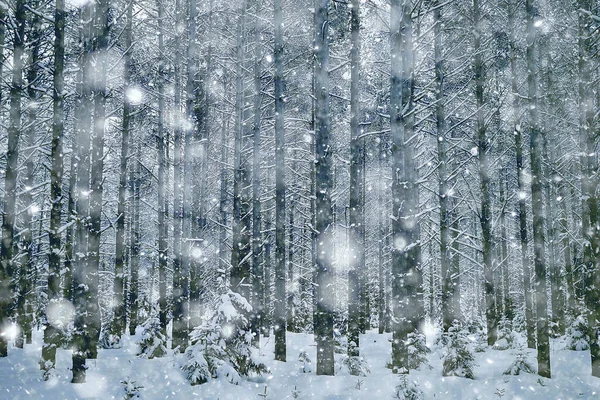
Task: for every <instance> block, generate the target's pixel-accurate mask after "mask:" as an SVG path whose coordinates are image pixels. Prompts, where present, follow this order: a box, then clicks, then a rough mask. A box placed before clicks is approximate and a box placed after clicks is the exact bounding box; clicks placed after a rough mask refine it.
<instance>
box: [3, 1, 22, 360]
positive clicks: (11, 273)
mask: <svg viewBox="0 0 600 400" xmlns="http://www.w3.org/2000/svg"><path fill="white" fill-rule="evenodd" d="M25 10H26V2H25V0H17V3H16V8H15V15H14V28H13V29H14V32H13V65H12V84H11V86H10V113H9V127H8V143H7V151H6V170H5V177H4V209H3V210H4V211H3V214H2V244H1V245H0V292H1V293H2V296H1V300H0V324H1V325H2V326H4V325H6V324H9V323H10V322H9V318H10V316H11V314H12V313H13V311H14V310H13V305H12V301H13V295H14V292H15V287H14V283H13V282H12V279H13V278H14V277H15V272H16V271H15V265H14V256H15V254H14V248H15V246H14V237H15V216H16V212H15V211H16V200H17V173H18V160H19V140H20V136H21V113H22V112H21V96H22V92H23V53H24V52H25V23H26V15H25ZM7 355H8V341H7V339H6V336H4V335H0V357H6V356H7Z"/></svg>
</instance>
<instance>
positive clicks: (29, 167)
mask: <svg viewBox="0 0 600 400" xmlns="http://www.w3.org/2000/svg"><path fill="white" fill-rule="evenodd" d="M37 5H38V3H37V2H34V4H33V5H32V7H33V8H34V9H37ZM39 24H40V17H39V15H37V14H35V15H33V17H32V20H31V32H30V33H29V35H28V36H29V37H28V38H27V41H28V43H30V46H31V50H30V62H29V69H28V70H27V98H28V101H29V104H28V107H27V136H26V137H25V146H24V147H25V151H24V153H25V154H24V155H25V167H26V174H25V179H23V183H24V186H25V191H24V192H23V195H22V202H23V208H24V209H25V212H24V213H23V221H22V222H23V227H22V232H21V234H20V236H21V253H22V254H21V260H20V272H19V292H18V296H17V325H18V326H19V327H20V331H19V334H18V335H17V337H16V339H15V347H18V348H23V344H24V342H25V341H27V343H31V336H32V329H33V313H32V312H31V306H32V295H33V294H35V288H34V285H32V281H31V278H32V276H34V275H35V269H36V268H37V267H36V265H35V263H34V260H33V250H34V244H33V231H34V229H35V228H34V226H33V224H32V220H33V216H34V214H35V211H34V208H33V206H34V203H33V194H32V190H33V187H34V182H35V165H36V163H35V160H34V158H35V157H36V154H37V151H36V147H35V140H36V133H37V132H36V128H37V124H36V121H37V114H38V112H39V111H38V109H37V108H38V106H39V105H38V103H37V102H38V99H39V91H38V89H37V84H38V78H39V69H40V65H39V62H40V47H41V36H42V32H41V30H40V25H39Z"/></svg>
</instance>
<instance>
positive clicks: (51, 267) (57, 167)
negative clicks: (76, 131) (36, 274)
mask: <svg viewBox="0 0 600 400" xmlns="http://www.w3.org/2000/svg"><path fill="white" fill-rule="evenodd" d="M65 14H66V13H65V2H64V0H56V7H55V9H54V76H53V84H54V91H53V93H52V111H53V118H52V145H51V150H50V152H51V158H52V170H51V172H50V203H51V209H50V229H49V231H48V240H49V245H50V249H49V251H48V306H51V305H52V304H56V303H57V302H58V301H59V300H60V298H61V297H62V293H61V290H60V270H61V264H60V254H61V233H60V229H61V212H62V200H63V195H62V177H63V135H64V123H63V118H64V77H63V71H64V62H65ZM48 306H46V307H48ZM44 326H45V329H44V344H43V345H42V361H41V363H40V365H41V368H42V369H43V370H44V371H46V372H47V371H49V370H50V369H52V368H54V367H55V366H56V347H57V346H58V344H59V331H58V329H57V327H55V326H54V325H53V324H51V323H50V321H48V318H47V316H45V317H44Z"/></svg>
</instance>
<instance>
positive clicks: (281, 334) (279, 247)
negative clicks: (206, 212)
mask: <svg viewBox="0 0 600 400" xmlns="http://www.w3.org/2000/svg"><path fill="white" fill-rule="evenodd" d="M274 7H275V8H274V15H273V20H274V26H275V46H274V49H273V50H274V56H275V57H274V63H275V77H274V84H275V299H274V303H275V310H274V318H273V325H274V326H275V328H274V334H275V360H277V361H286V340H285V339H286V336H285V335H286V331H287V326H286V315H285V302H286V290H285V130H284V129H285V128H284V112H285V99H284V81H283V20H282V9H281V0H274Z"/></svg>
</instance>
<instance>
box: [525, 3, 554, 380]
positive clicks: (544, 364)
mask: <svg viewBox="0 0 600 400" xmlns="http://www.w3.org/2000/svg"><path fill="white" fill-rule="evenodd" d="M525 7H526V11H527V70H528V71H529V73H528V76H527V83H528V88H529V124H530V126H529V143H530V152H531V153H530V157H531V197H532V211H533V245H534V266H535V280H536V281H535V287H536V291H535V303H536V314H537V323H536V330H537V351H538V373H539V374H540V375H541V376H543V377H546V378H550V376H551V373H550V339H549V331H548V310H547V299H546V297H547V293H546V259H545V243H544V214H543V211H544V207H543V206H544V204H543V193H542V181H543V170H542V152H543V135H542V132H541V130H540V126H539V111H538V90H537V84H538V82H537V73H538V66H537V59H536V55H535V46H536V41H537V34H536V28H535V27H534V18H535V16H534V5H533V0H526V3H525Z"/></svg>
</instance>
